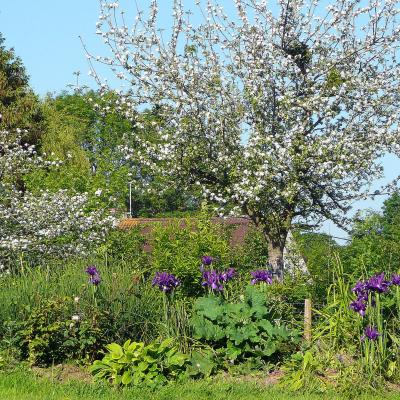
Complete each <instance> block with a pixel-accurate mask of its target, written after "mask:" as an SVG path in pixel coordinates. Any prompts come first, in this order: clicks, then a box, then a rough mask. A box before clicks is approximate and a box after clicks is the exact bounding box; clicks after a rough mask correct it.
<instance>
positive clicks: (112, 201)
mask: <svg viewBox="0 0 400 400" xmlns="http://www.w3.org/2000/svg"><path fill="white" fill-rule="evenodd" d="M117 101H118V97H117V96H116V94H115V93H113V92H108V93H107V94H104V95H103V96H101V95H100V94H99V93H98V92H95V91H88V92H85V93H80V92H76V93H73V94H71V93H67V92H65V93H61V94H60V95H57V96H48V97H47V98H46V99H45V100H44V101H43V104H42V110H43V115H44V117H45V121H46V130H45V131H44V133H43V135H42V137H41V152H42V153H43V154H47V156H48V157H52V159H54V160H61V161H62V164H61V165H60V166H59V167H58V168H52V169H50V170H46V169H36V170H34V171H33V172H32V173H31V174H30V175H29V177H28V179H27V185H28V188H29V189H30V190H31V191H34V192H39V191H40V190H42V189H49V190H52V191H56V190H59V189H68V190H72V191H74V192H78V193H85V192H87V193H90V194H91V195H92V197H95V199H96V202H95V204H96V207H98V206H99V203H98V201H99V200H100V201H101V204H102V206H103V207H104V208H110V207H116V208H119V209H129V204H128V200H129V195H128V190H129V189H128V187H129V186H128V184H129V182H130V181H132V188H133V191H132V215H133V216H138V215H155V214H159V213H163V212H164V213H165V212H171V211H172V212H173V211H177V210H180V211H187V210H193V208H196V207H197V202H196V201H194V200H191V199H192V198H194V197H193V195H192V196H189V195H187V194H185V192H184V191H183V190H181V189H180V188H177V187H166V185H164V181H163V178H162V176H160V175H156V174H153V173H152V172H153V171H151V170H149V168H146V166H145V165H142V164H139V163H135V162H133V160H130V159H129V158H128V159H127V158H126V157H125V154H124V152H123V151H122V146H126V144H127V138H126V136H127V133H128V132H132V130H133V129H134V128H133V127H132V122H131V120H130V119H129V118H126V117H125V116H124V114H123V110H122V108H121V107H118V104H117ZM117 111H118V112H117ZM139 118H140V120H141V123H142V124H143V128H142V129H141V133H140V134H141V135H146V137H147V140H151V141H156V137H157V134H156V132H155V130H154V127H153V120H155V119H157V118H159V117H158V116H157V110H156V109H153V110H148V111H143V112H141V113H140V117H139V116H138V119H139ZM128 139H129V146H132V147H135V146H136V141H137V140H136V139H135V138H134V137H133V136H129V137H128ZM149 182H151V183H152V186H157V187H158V188H159V192H158V193H157V195H154V194H153V192H150V193H149V192H147V190H146V187H147V186H148V184H149ZM100 188H101V193H100V194H98V193H99V189H100ZM161 191H163V194H161ZM95 193H97V195H96V196H94V195H95ZM190 201H191V202H190Z"/></svg>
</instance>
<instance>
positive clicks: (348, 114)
mask: <svg viewBox="0 0 400 400" xmlns="http://www.w3.org/2000/svg"><path fill="white" fill-rule="evenodd" d="M196 4H197V5H198V6H199V15H203V16H204V20H203V21H202V22H201V23H199V24H197V25H196V24H194V22H193V19H192V17H191V13H190V12H186V10H185V9H184V7H183V5H182V2H181V1H176V2H174V6H173V22H172V28H171V29H170V30H169V31H168V32H170V34H168V37H167V34H166V33H165V31H162V30H160V25H159V23H158V20H157V18H158V16H159V13H158V3H157V1H155V0H152V1H151V5H150V7H149V12H148V13H144V12H142V11H140V12H138V14H137V17H136V20H135V24H134V26H133V27H130V26H127V24H126V22H125V21H126V19H125V18H124V13H121V17H120V18H119V17H118V15H119V14H118V6H119V2H109V1H102V2H101V7H102V13H101V17H100V19H99V22H98V24H97V29H98V31H97V32H98V33H99V35H101V36H102V38H103V40H104V42H105V43H106V44H108V45H109V47H110V49H111V51H112V53H113V56H112V57H99V58H97V59H98V60H99V61H100V62H103V63H105V64H108V65H110V66H111V68H112V69H113V70H114V71H115V72H116V74H117V76H118V77H119V78H120V79H125V80H126V81H127V82H129V85H130V86H129V90H128V91H126V92H124V93H121V96H120V101H121V102H122V103H123V104H125V105H130V106H131V108H132V114H131V118H132V121H134V122H135V121H136V114H135V112H136V110H137V109H140V108H141V107H143V106H145V105H149V104H151V105H157V106H158V109H159V112H160V115H161V116H162V121H163V123H162V124H157V125H156V126H155V128H157V129H158V132H159V135H160V139H161V142H159V143H157V145H156V146H155V145H154V143H151V142H150V141H146V138H145V137H144V138H141V145H140V146H136V147H131V148H127V154H128V155H129V156H130V157H131V158H136V159H139V160H141V161H142V162H143V163H146V165H149V166H150V167H152V168H154V169H162V170H163V171H164V176H167V177H170V178H171V181H172V180H173V179H172V178H175V179H176V180H180V181H183V182H185V183H186V184H187V185H189V186H190V185H194V186H197V187H200V188H201V190H202V192H203V194H204V196H205V197H206V198H208V199H209V200H211V201H213V202H217V203H218V204H219V205H220V206H221V210H224V209H226V207H227V206H228V207H230V205H231V204H234V205H235V206H236V211H237V212H239V213H242V214H245V215H247V216H249V217H250V218H251V219H252V221H253V222H254V223H255V224H256V225H257V226H260V227H261V228H262V229H263V232H264V235H265V238H266V240H267V241H268V244H269V261H270V263H271V264H272V266H273V268H274V270H275V272H276V274H277V275H279V276H281V275H282V272H283V271H282V270H283V262H282V255H283V248H284V245H285V241H286V237H287V233H288V231H289V229H290V228H291V227H292V224H293V223H294V222H298V221H302V222H304V223H309V222H310V221H313V222H319V221H321V220H323V219H326V218H330V219H332V220H333V221H335V222H336V223H337V224H338V225H339V226H342V227H343V228H347V227H348V226H349V225H348V224H349V221H348V219H346V213H347V211H348V210H349V209H350V207H351V204H352V203H353V202H354V201H355V200H357V199H362V198H365V197H366V196H368V195H369V190H368V187H369V185H370V183H371V182H372V181H373V180H374V179H375V178H377V177H380V176H382V166H381V165H380V163H379V162H378V160H379V157H381V156H382V155H384V154H385V152H387V151H389V152H393V153H395V154H398V152H399V130H398V118H399V96H400V95H399V93H400V91H399V90H398V89H399V75H400V74H399V72H400V68H399V64H398V50H399V32H400V27H399V25H398V24H397V23H396V21H397V18H398V15H399V8H398V7H397V6H398V1H394V0H388V1H385V2H380V3H379V2H376V1H372V0H371V1H359V0H339V1H335V2H334V3H333V2H332V3H331V4H329V5H328V6H327V7H326V9H325V7H324V4H325V3H324V2H322V1H318V0H316V1H313V2H311V3H308V2H305V1H302V0H294V1H287V0H277V1H275V2H269V3H268V4H269V7H270V8H268V7H267V2H266V1H263V0H260V1H256V0H249V1H244V0H235V2H234V4H235V8H236V15H235V16H234V17H232V16H231V15H229V14H228V13H227V12H224V10H223V8H222V7H221V6H220V4H218V2H216V1H215V2H211V1H210V2H207V5H206V6H205V7H204V8H203V7H202V5H201V2H200V1H196ZM93 74H94V75H95V77H96V78H97V79H98V80H99V83H101V81H100V78H99V77H98V76H97V75H96V72H95V70H93ZM103 85H104V84H103ZM103 87H104V86H103ZM136 134H137V131H135V135H136ZM128 147H129V146H128Z"/></svg>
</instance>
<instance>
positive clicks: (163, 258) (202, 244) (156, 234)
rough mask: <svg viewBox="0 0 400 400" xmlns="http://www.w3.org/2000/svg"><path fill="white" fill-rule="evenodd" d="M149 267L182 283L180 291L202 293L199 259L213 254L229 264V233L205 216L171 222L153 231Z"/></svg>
mask: <svg viewBox="0 0 400 400" xmlns="http://www.w3.org/2000/svg"><path fill="white" fill-rule="evenodd" d="M152 245H153V250H152V254H151V264H152V268H153V270H154V271H168V272H170V273H173V274H174V275H176V276H178V277H179V279H180V280H181V283H182V285H181V292H182V293H183V294H185V295H189V296H195V295H198V294H199V293H201V292H202V287H201V272H200V265H201V257H202V256H204V255H212V256H213V257H214V258H215V259H217V260H219V263H222V264H225V265H226V264H229V262H230V258H231V252H230V248H229V237H228V233H227V232H224V230H223V227H222V226H219V225H217V224H214V223H212V222H211V220H210V219H209V218H208V216H207V215H205V214H202V215H200V216H199V218H197V219H185V220H177V221H174V222H171V223H170V224H169V225H167V226H162V225H156V226H155V227H154V229H153V239H152Z"/></svg>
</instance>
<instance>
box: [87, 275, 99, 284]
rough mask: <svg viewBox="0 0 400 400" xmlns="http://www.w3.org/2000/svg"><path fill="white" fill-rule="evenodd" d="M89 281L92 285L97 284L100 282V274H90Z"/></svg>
mask: <svg viewBox="0 0 400 400" xmlns="http://www.w3.org/2000/svg"><path fill="white" fill-rule="evenodd" d="M89 282H90V283H91V284H92V285H94V286H97V285H99V284H100V282H101V278H100V275H99V274H96V275H92V276H91V277H90V278H89Z"/></svg>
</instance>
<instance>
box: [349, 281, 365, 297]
mask: <svg viewBox="0 0 400 400" xmlns="http://www.w3.org/2000/svg"><path fill="white" fill-rule="evenodd" d="M366 288H367V286H366V284H365V282H363V281H358V282H357V283H356V284H355V285H354V287H353V289H351V291H352V292H354V293H355V294H357V295H359V294H361V293H364V292H365V290H366Z"/></svg>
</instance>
